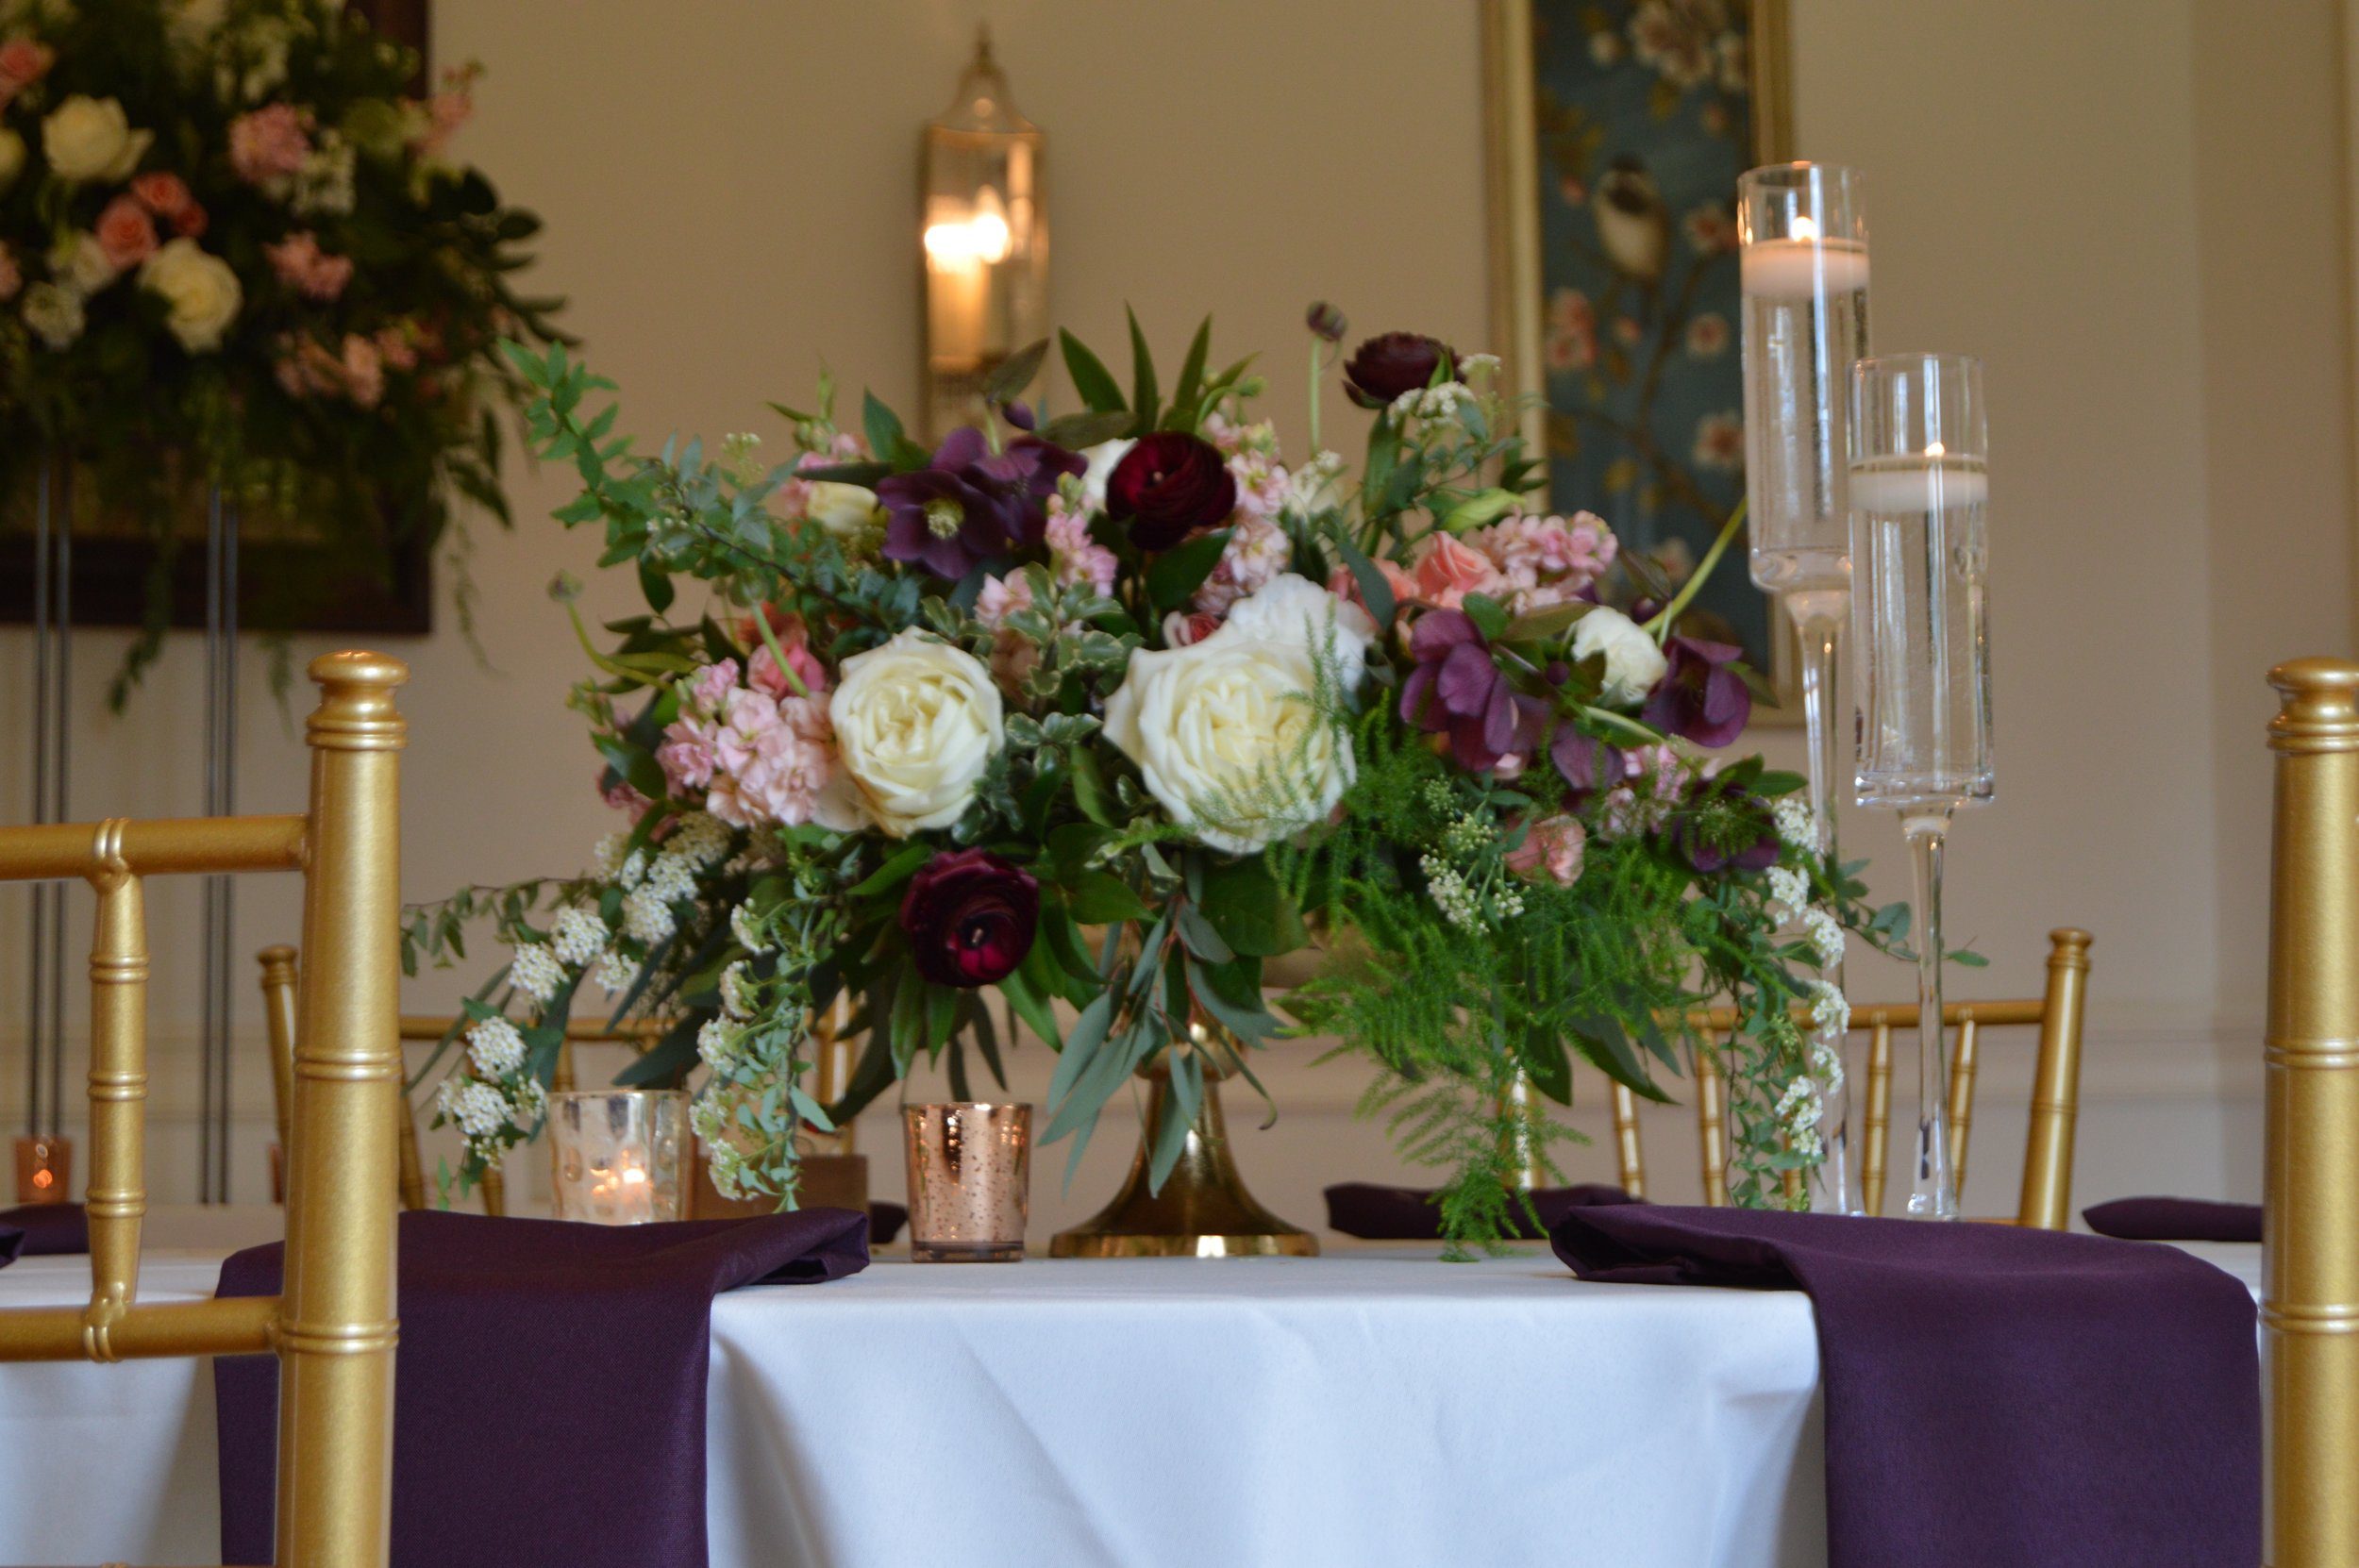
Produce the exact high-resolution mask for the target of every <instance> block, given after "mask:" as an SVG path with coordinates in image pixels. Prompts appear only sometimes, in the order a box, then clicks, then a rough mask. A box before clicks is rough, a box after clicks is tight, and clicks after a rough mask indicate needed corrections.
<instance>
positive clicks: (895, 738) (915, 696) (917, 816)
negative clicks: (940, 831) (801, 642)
mask: <svg viewBox="0 0 2359 1568" xmlns="http://www.w3.org/2000/svg"><path fill="white" fill-rule="evenodd" d="M828 720H829V721H830V722H831V723H832V724H833V725H834V726H835V742H836V748H837V753H838V755H839V757H840V759H841V760H842V761H843V764H844V771H845V773H847V774H849V775H850V776H851V778H852V782H853V784H855V785H856V786H858V788H859V790H860V793H861V804H862V808H863V809H865V810H866V812H867V814H868V817H869V819H870V820H871V821H873V822H874V823H875V824H876V825H877V826H878V829H879V830H880V831H882V832H885V833H887V834H890V835H891V836H892V837H894V838H896V839H906V838H908V837H909V836H910V835H911V834H912V833H916V832H921V831H924V830H925V829H927V828H932V827H947V826H950V825H951V824H952V823H954V822H956V821H958V820H959V817H960V815H961V813H962V812H964V811H965V809H966V808H967V804H968V803H969V802H970V801H972V800H973V799H974V798H975V788H976V786H977V785H978V784H979V783H980V782H981V780H982V776H983V770H984V769H985V768H986V767H987V766H988V765H989V764H990V762H991V757H992V753H994V752H995V751H997V750H998V749H999V748H1000V746H1001V745H1003V744H1005V743H1006V741H1007V731H1006V726H1005V725H1004V723H1003V722H1002V715H1001V709H1000V701H999V688H998V687H996V686H995V685H993V684H992V680H991V672H990V671H989V670H986V669H984V668H983V664H982V660H980V659H977V658H976V657H975V656H974V655H973V654H970V653H968V652H966V651H965V650H964V649H962V648H954V647H952V646H951V645H950V644H949V643H947V642H942V641H940V640H939V639H937V638H933V637H929V636H928V635H926V634H925V633H924V632H921V631H918V630H916V629H914V628H912V629H909V630H905V631H903V632H901V633H899V634H898V635H896V636H895V638H894V639H893V641H892V642H887V643H886V644H885V645H884V646H883V647H881V648H871V649H870V650H869V651H868V652H866V653H864V654H855V655H853V656H852V657H851V658H849V659H845V661H844V672H843V679H842V680H841V681H840V682H839V683H838V684H837V686H836V689H835V691H834V692H833V694H831V695H830V696H829V697H828Z"/></svg>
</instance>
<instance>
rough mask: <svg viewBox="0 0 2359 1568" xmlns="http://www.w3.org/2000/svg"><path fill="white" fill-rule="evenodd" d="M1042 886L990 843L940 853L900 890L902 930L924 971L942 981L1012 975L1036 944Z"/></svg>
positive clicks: (978, 982) (967, 983)
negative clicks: (988, 847)
mask: <svg viewBox="0 0 2359 1568" xmlns="http://www.w3.org/2000/svg"><path fill="white" fill-rule="evenodd" d="M1039 926H1040V884H1039V883H1038V882H1036V881H1034V880H1033V879H1032V874H1031V873H1030V872H1029V871H1026V870H1025V869H1024V868H1023V867H1022V866H1019V865H1017V864H1015V863H1014V862H1013V861H1012V860H1004V859H1000V858H999V857H998V856H996V855H994V854H992V853H991V852H990V851H989V850H984V849H962V850H959V851H957V852H955V853H953V854H947V855H937V856H935V857H934V858H933V859H930V860H929V861H927V862H926V863H925V864H924V865H923V866H921V867H919V868H918V872H917V875H916V876H912V877H911V878H910V886H909V892H905V893H903V894H902V895H901V933H902V935H904V936H906V937H908V938H909V939H910V956H911V957H912V959H915V960H916V962H917V972H918V973H919V974H920V975H923V976H926V978H928V979H929V980H931V981H932V982H933V983H934V984H936V985H938V986H959V987H962V988H967V989H971V988H973V987H975V986H987V985H992V984H995V983H996V982H997V981H1000V980H1004V979H1006V978H1007V977H1008V976H1010V975H1012V974H1013V973H1014V972H1015V966H1016V965H1018V964H1020V963H1022V962H1023V961H1024V955H1025V954H1027V953H1029V952H1030V951H1031V950H1032V937H1033V935H1034V933H1035V932H1036V931H1037V930H1038V929H1039Z"/></svg>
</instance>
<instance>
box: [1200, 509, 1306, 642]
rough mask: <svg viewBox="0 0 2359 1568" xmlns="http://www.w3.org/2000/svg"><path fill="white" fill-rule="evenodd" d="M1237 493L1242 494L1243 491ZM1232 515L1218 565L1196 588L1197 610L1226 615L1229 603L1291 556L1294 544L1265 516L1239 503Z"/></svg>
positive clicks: (1279, 568)
mask: <svg viewBox="0 0 2359 1568" xmlns="http://www.w3.org/2000/svg"><path fill="white" fill-rule="evenodd" d="M1238 493H1239V495H1240V496H1242V495H1243V494H1244V492H1243V490H1242V489H1240V490H1239V492H1238ZM1272 515H1275V513H1273V514H1272ZM1232 516H1233V518H1234V524H1233V526H1232V528H1231V531H1230V535H1229V542H1228V544H1227V545H1226V546H1225V547H1223V549H1222V550H1221V553H1220V561H1219V564H1217V565H1215V566H1214V567H1213V575H1211V576H1209V577H1206V578H1205V579H1204V582H1203V585H1202V586H1201V587H1199V588H1198V589H1197V590H1196V598H1195V601H1194V602H1195V605H1196V609H1204V610H1211V611H1212V612H1213V613H1214V614H1216V615H1226V614H1228V613H1229V609H1230V606H1232V605H1234V604H1235V603H1236V602H1237V601H1238V600H1239V599H1242V598H1244V597H1246V595H1247V594H1250V593H1252V592H1256V591H1257V590H1259V589H1260V588H1261V587H1262V586H1263V584H1265V583H1267V582H1268V581H1269V580H1270V579H1271V578H1272V577H1274V576H1276V575H1278V574H1279V573H1280V572H1282V571H1284V570H1285V569H1286V563H1287V562H1288V561H1290V560H1292V559H1294V543H1293V542H1292V541H1290V540H1289V539H1287V537H1286V530H1285V529H1283V528H1281V527H1280V526H1279V525H1277V524H1276V523H1273V522H1271V521H1270V520H1269V518H1268V517H1263V516H1260V515H1256V514H1253V513H1249V512H1247V511H1246V509H1245V508H1244V506H1242V505H1240V506H1239V507H1238V508H1237V510H1236V511H1235V512H1234V513H1233V514H1232Z"/></svg>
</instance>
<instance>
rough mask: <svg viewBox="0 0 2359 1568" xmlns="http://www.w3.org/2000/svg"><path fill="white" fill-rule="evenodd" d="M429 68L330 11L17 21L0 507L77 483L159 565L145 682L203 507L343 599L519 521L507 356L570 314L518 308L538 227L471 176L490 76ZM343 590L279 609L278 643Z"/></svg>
mask: <svg viewBox="0 0 2359 1568" xmlns="http://www.w3.org/2000/svg"><path fill="white" fill-rule="evenodd" d="M417 63H418V62H417V58H416V56H415V55H414V53H413V52H411V51H410V50H408V49H404V48H401V47H398V46H396V45H394V44H393V43H391V42H387V41H385V40H383V39H380V38H378V37H376V35H375V34H373V33H372V32H371V31H370V30H369V28H368V25H367V24H366V22H365V21H364V20H363V19H362V18H361V17H360V16H359V15H358V14H357V13H356V12H354V11H351V10H348V9H346V8H344V7H343V6H342V5H339V4H330V3H326V0H12V3H10V4H8V5H7V6H5V7H0V420H5V421H6V422H7V425H8V428H9V429H10V430H11V431H12V432H13V433H14V435H15V437H16V439H14V440H11V441H8V442H5V443H0V485H5V486H7V487H8V492H10V493H11V494H19V495H21V494H24V493H25V492H28V490H29V488H30V486H29V481H30V479H31V477H32V475H34V473H35V472H36V471H37V469H38V468H39V467H40V465H42V464H43V463H44V462H57V463H60V464H71V465H72V466H73V467H74V469H75V471H76V472H77V473H80V474H83V475H87V476H88V479H89V480H90V481H91V482H90V484H89V486H88V488H87V490H86V491H85V493H84V497H83V499H84V500H85V502H86V503H87V504H89V505H91V506H92V507H94V508H96V509H101V510H104V511H106V512H107V513H109V515H113V516H121V517H128V518H136V519H138V520H139V522H140V524H141V525H142V527H143V528H145V529H147V530H148V531H149V532H150V533H151V534H152V536H153V537H154V538H155V540H156V542H157V543H158V545H159V550H158V555H157V559H156V562H155V568H154V573H153V575H152V576H151V580H150V590H151V592H150V601H151V602H150V609H149V615H148V622H147V626H146V635H145V636H144V638H142V641H141V642H140V643H139V645H138V646H137V647H135V649H134V650H133V652H132V655H131V658H130V662H129V664H128V666H127V667H126V675H136V673H137V670H138V668H139V667H140V665H141V664H142V663H144V662H145V660H147V659H150V658H152V657H153V656H154V654H155V652H156V650H157V647H158V645H159V640H160V636H161V631H162V627H163V625H164V621H165V618H166V615H167V613H168V609H169V605H168V602H167V601H166V595H167V594H168V592H169V586H170V567H171V558H172V553H173V550H174V549H175V547H176V533H175V528H176V521H177V519H178V517H179V516H181V515H183V514H184V513H185V508H186V503H187V501H188V499H189V497H190V495H191V494H192V492H194V491H196V490H199V489H201V488H202V487H203V486H205V485H208V484H215V483H218V484H220V485H223V486H224V487H226V491H227V492H228V493H229V495H230V496H231V497H232V498H233V499H235V500H238V501H240V502H243V504H245V505H246V506H247V507H249V508H250V509H253V510H254V511H256V512H258V513H267V514H269V515H271V516H273V517H276V518H282V519H290V520H298V521H299V522H300V524H301V525H302V526H303V527H304V528H305V529H307V530H309V531H310V532H311V533H312V534H314V535H316V536H317V537H319V538H320V539H321V540H322V541H323V542H326V544H328V545H329V546H330V547H331V550H332V555H333V557H334V559H335V560H336V561H337V563H338V564H339V566H340V567H341V568H342V569H343V570H344V571H346V572H349V571H351V570H352V569H354V568H355V567H358V568H359V569H360V570H362V571H375V572H377V573H378V574H380V575H381V574H382V573H383V572H384V571H385V570H386V566H387V563H388V561H389V560H390V550H391V547H392V545H393V542H396V541H402V540H411V539H424V540H426V541H428V542H431V541H432V540H433V539H435V538H436V537H437V536H438V535H439V534H440V533H441V531H442V530H443V527H444V525H446V523H447V522H448V520H449V517H450V510H449V508H450V498H451V495H452V493H453V492H457V493H459V494H460V495H463V496H465V497H467V498H469V499H471V500H473V501H475V502H477V503H478V504H480V505H481V506H483V507H485V508H487V509H490V510H491V511H492V512H493V513H494V515H495V516H498V517H501V518H502V519H503V520H504V519H505V517H506V503H505V501H504V499H503V497H502V494H501V492H500V488H499V484H498V480H497V476H496V475H497V465H498V458H499V447H500V433H499V428H498V425H497V423H496V421H495V419H494V409H495V407H496V405H498V404H499V403H500V402H502V401H503V400H505V399H506V398H508V397H509V396H510V393H511V392H512V390H513V385H514V384H513V381H512V378H511V377H510V375H509V374H508V371H507V367H506V364H505V362H504V361H503V360H501V359H500V358H499V357H498V355H497V354H496V353H494V346H493V345H494V343H495V342H497V341H498V340H499V339H501V338H503V337H507V338H515V337H537V338H543V339H545V338H546V337H547V336H548V335H549V327H548V325H547V313H548V312H549V311H550V310H551V309H554V306H555V302H553V301H547V300H533V299H527V298H524V297H521V296H519V295H518V294H517V293H516V292H514V291H513V289H512V288H511V286H510V275H511V274H512V273H514V272H515V270H516V269H517V268H519V267H521V266H523V265H524V264H525V261H526V259H527V258H526V257H525V255H524V254H523V252H522V251H520V250H519V248H518V247H519V245H520V244H521V243H522V242H524V241H526V240H527V239H529V238H530V237H531V236H532V235H533V233H534V232H536V231H537V229H538V228H539V222H538V220H536V219H535V218H533V217H532V215H531V214H529V213H527V212H523V211H519V210H517V209H512V208H506V207H503V206H502V205H501V203H500V201H499V198H498V196H497V194H496V193H495V192H494V190H493V188H492V186H491V184H490V183H489V181H487V180H486V179H485V178H484V176H483V175H481V174H480V173H479V172H477V171H476V170H474V169H471V168H467V167H465V166H463V165H460V164H458V163H456V162H454V161H452V160H451V159H450V158H449V156H448V142H449V140H450V137H451V135H452V133H453V132H455V131H456V130H457V129H458V128H459V126H460V125H461V124H462V123H463V122H464V121H465V119H466V117H467V114H468V110H469V107H470V98H469V93H470V90H471V86H472V79H473V77H472V73H470V72H455V73H451V74H449V75H447V76H446V77H445V79H444V82H443V88H442V90H441V91H440V92H435V93H433V94H432V95H430V96H427V97H424V98H420V97H416V96H412V95H411V93H410V87H409V83H410V80H411V78H412V76H413V75H414V74H415V73H416V71H417ZM159 455H160V457H161V459H162V460H160V461H159ZM322 586H323V585H321V584H318V583H310V582H302V581H295V582H281V583H276V584H273V585H270V588H269V591H268V592H266V593H265V594H263V595H262V596H261V599H260V602H259V609H260V611H261V613H262V616H263V619H264V624H265V625H269V624H273V623H276V624H277V625H280V626H285V625H290V624H292V622H293V618H294V617H295V616H297V615H299V614H300V613H302V611H303V610H304V609H307V608H310V605H309V604H308V603H307V600H308V599H309V598H310V597H312V596H315V595H316V594H318V593H319V592H320V591H321V588H322ZM462 590H463V583H462ZM461 609H462V612H463V609H464V600H463V596H462V599H461ZM120 691H121V688H120V686H119V687H118V696H120Z"/></svg>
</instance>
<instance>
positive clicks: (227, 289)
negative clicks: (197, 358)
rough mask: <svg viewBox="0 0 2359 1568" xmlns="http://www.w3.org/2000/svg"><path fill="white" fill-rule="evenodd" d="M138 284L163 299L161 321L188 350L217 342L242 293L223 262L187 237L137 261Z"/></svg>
mask: <svg viewBox="0 0 2359 1568" xmlns="http://www.w3.org/2000/svg"><path fill="white" fill-rule="evenodd" d="M140 287H141V288H142V289H145V290H146V291H147V292H149V293H151V294H155V295H157V296H159V297H160V298H161V299H162V300H163V302H164V305H165V306H166V310H165V314H164V325H167V326H169V327H171V328H172V335H173V336H174V337H176V338H177V339H179V340H180V346H181V347H182V348H185V349H187V350H188V351H189V352H190V353H192V354H205V353H209V352H210V351H211V350H213V349H216V348H219V347H220V346H221V339H222V334H224V333H225V332H227V331H228V330H229V324H230V323H231V322H233V321H235V320H237V319H238V308H239V306H241V305H242V304H243V303H244V297H245V296H244V293H243V291H242V290H240V289H239V287H238V275H237V274H236V273H233V272H231V271H230V270H229V263H228V262H226V261H224V260H223V259H221V258H220V257H218V256H214V255H211V254H209V252H206V251H204V250H201V249H199V248H198V246H197V243H196V242H195V241H193V240H188V239H180V240H169V241H166V242H164V244H163V246H162V247H161V248H160V249H159V250H158V251H157V252H156V253H155V254H154V255H153V256H150V257H149V258H148V259H146V260H144V261H142V262H141V263H140Z"/></svg>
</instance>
